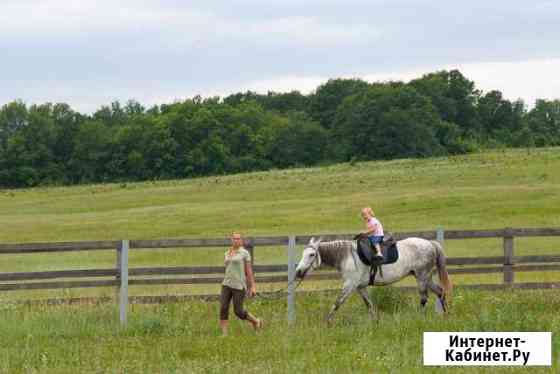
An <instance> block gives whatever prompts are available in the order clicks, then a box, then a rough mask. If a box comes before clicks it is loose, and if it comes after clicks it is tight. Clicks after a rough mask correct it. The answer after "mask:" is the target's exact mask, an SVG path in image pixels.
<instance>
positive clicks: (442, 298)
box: [296, 238, 452, 321]
mask: <svg viewBox="0 0 560 374" xmlns="http://www.w3.org/2000/svg"><path fill="white" fill-rule="evenodd" d="M397 248H398V250H399V258H398V260H397V261H396V262H395V263H393V264H390V265H383V268H382V270H383V271H382V274H381V273H379V272H378V274H377V276H376V278H375V283H374V285H376V286H377V285H388V284H391V283H394V282H397V281H399V280H401V279H403V278H404V277H406V276H408V275H413V276H414V277H416V281H417V283H418V291H419V293H420V305H421V307H422V309H424V306H425V305H426V302H427V301H428V290H430V291H432V292H433V293H435V294H436V295H437V297H438V300H439V302H440V306H441V308H442V309H443V311H444V312H445V311H447V303H446V295H447V296H449V295H450V292H451V289H452V284H451V281H450V280H449V274H448V273H447V269H446V258H445V254H444V252H443V249H442V247H441V245H440V244H439V243H438V242H437V241H430V240H426V239H422V238H408V239H404V240H400V241H398V242H397ZM323 264H324V265H328V266H331V267H334V268H336V269H337V270H338V271H339V272H340V273H341V274H342V279H343V287H342V291H341V293H340V295H339V296H338V298H337V299H336V301H335V303H334V304H333V306H332V308H331V310H330V312H329V314H328V315H327V320H328V321H330V320H331V319H332V317H333V315H334V313H335V312H336V311H337V310H338V308H339V307H340V306H341V305H342V304H343V303H344V302H345V301H346V299H347V298H348V296H350V294H351V293H352V292H354V291H357V292H358V293H359V294H360V296H361V297H362V299H363V300H364V302H365V303H366V306H367V308H368V311H369V312H370V314H371V315H372V316H373V317H375V316H376V308H375V307H374V305H373V303H372V301H371V300H370V298H369V295H368V292H367V286H368V282H369V270H370V267H369V266H368V265H365V264H364V263H363V262H361V261H360V259H359V257H358V254H357V244H356V241H354V240H336V241H332V242H321V239H319V240H315V239H314V238H311V240H310V241H309V244H307V246H306V247H305V249H304V250H303V253H302V257H301V260H300V261H299V263H298V265H297V268H296V277H297V278H299V279H302V280H303V279H304V278H305V276H306V275H307V274H310V273H311V271H313V270H314V269H317V268H318V267H320V266H321V265H323ZM434 269H437V271H438V275H439V280H440V284H441V286H440V285H438V284H436V283H434V282H433V281H432V273H433V271H434Z"/></svg>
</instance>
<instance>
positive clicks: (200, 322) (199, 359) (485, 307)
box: [0, 288, 560, 373]
mask: <svg viewBox="0 0 560 374" xmlns="http://www.w3.org/2000/svg"><path fill="white" fill-rule="evenodd" d="M371 293H372V296H373V297H374V298H375V299H376V300H377V303H378V304H379V309H380V317H379V319H378V320H371V319H370V318H369V317H368V315H367V313H366V310H365V307H364V305H363V303H362V301H361V300H360V299H359V297H357V296H353V297H351V298H350V299H349V301H348V302H347V304H345V305H344V306H343V307H342V308H341V309H340V310H339V312H338V314H337V316H336V318H335V321H334V323H333V324H332V325H330V326H329V325H327V324H326V323H325V321H324V316H325V314H326V312H327V311H328V308H329V307H330V304H331V303H332V302H333V300H334V295H332V294H321V295H317V294H314V295H309V296H302V295H300V296H298V300H297V320H296V323H295V325H294V326H293V327H291V328H287V325H286V313H285V311H286V305H285V302H284V301H283V300H277V301H269V300H263V299H256V300H254V301H252V302H249V303H248V305H247V306H248V308H249V310H251V311H252V312H253V313H255V314H257V315H258V316H260V317H262V318H264V319H265V320H266V328H265V329H264V330H262V331H260V332H258V333H255V332H253V331H252V330H251V329H250V327H249V326H248V325H244V324H243V323H242V322H241V321H238V320H232V322H231V331H230V336H228V337H225V338H224V337H221V336H220V334H219V328H218V326H217V312H218V306H217V303H206V302H193V303H182V304H167V305H156V306H145V305H144V306H140V305H134V306H132V308H131V309H132V310H131V314H130V323H129V327H128V328H126V329H122V328H120V327H119V326H118V322H117V318H116V316H117V310H116V309H115V308H114V307H112V306H108V305H100V306H89V307H86V306H59V307H33V308H28V307H24V306H17V307H16V306H12V307H9V308H7V307H6V306H4V310H2V312H1V315H2V318H1V319H0V331H2V340H1V341H0V348H1V350H0V372H5V373H24V372H26V373H29V372H37V373H71V372H72V373H73V372H83V373H98V372H111V373H121V372H135V373H137V372H138V373H175V372H181V373H222V372H232V373H237V372H239V373H241V372H245V373H288V372H306V373H324V372H328V373H348V372H359V373H372V372H373V373H415V372H418V373H420V372H421V373H424V372H428V373H446V372H449V371H450V370H449V369H443V368H437V367H435V368H432V367H424V366H423V364H422V333H423V332H424V331H552V332H553V352H554V353H553V362H554V366H553V367H552V368H540V369H539V368H531V369H530V370H527V369H526V368H487V369H483V368H477V369H474V371H473V368H455V369H454V370H453V372H459V373H463V372H465V373H467V372H468V373H472V372H477V373H495V372H508V373H509V372H513V373H517V372H519V373H522V372H528V371H529V372H536V373H553V372H557V370H558V368H560V361H559V360H560V359H559V356H558V352H559V351H560V337H559V336H558V332H560V317H559V316H558V313H557V310H558V308H559V307H560V297H559V295H558V293H557V292H554V291H525V292H523V291H504V292H480V291H477V292H473V291H464V290H463V291H457V294H456V295H455V298H454V300H453V304H452V310H451V313H450V314H449V315H448V316H447V317H442V316H440V315H437V314H435V312H434V311H433V309H434V308H433V301H431V302H430V303H429V304H428V306H427V310H426V311H425V313H422V312H421V311H420V310H419V303H418V297H417V296H416V295H415V294H414V293H403V292H399V291H396V290H392V289H388V288H385V289H375V290H373V291H371ZM4 305H5V304H4Z"/></svg>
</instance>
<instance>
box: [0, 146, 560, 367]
mask: <svg viewBox="0 0 560 374" xmlns="http://www.w3.org/2000/svg"><path fill="white" fill-rule="evenodd" d="M559 171H560V148H550V149H538V150H530V151H528V150H507V151H496V152H489V153H482V154H476V155H468V156H457V157H447V158H438V159H425V160H396V161H388V162H368V163H357V164H355V165H349V164H341V165H334V166H328V167H324V168H309V169H294V170H284V171H272V172H262V173H251V174H242V175H234V176H220V177H211V178H200V179H192V180H183V181H160V182H147V183H123V184H109V185H90V186H77V187H52V188H35V189H28V190H12V191H6V190H4V191H0V227H2V230H0V243H17V242H45V241H74V240H105V239H107V240H117V239H123V238H128V239H153V238H174V237H181V238H182V237H225V236H227V235H229V233H230V232H231V231H232V230H238V231H241V232H242V233H244V234H245V235H248V236H258V235H288V234H310V233H317V234H319V233H349V232H356V231H358V230H361V229H362V225H363V223H362V222H361V221H360V219H359V209H360V208H361V207H362V206H364V205H371V206H373V208H374V209H375V210H376V212H377V214H378V216H379V218H380V219H381V220H382V221H383V223H384V224H385V227H386V228H387V229H388V230H391V231H411V230H433V229H435V228H436V227H438V226H441V227H444V228H446V229H491V228H502V227H542V226H560V173H559ZM559 243H560V240H559V238H522V239H516V241H515V244H516V247H515V250H516V255H530V254H558V253H559V251H560V246H559ZM445 247H446V251H447V254H448V256H451V257H455V256H499V255H501V254H502V253H503V249H502V243H501V241H500V240H498V239H484V240H461V241H451V240H447V241H446V242H445ZM222 254H223V249H220V248H216V249H194V250H184V249H173V250H171V249H170V250H149V251H148V250H143V251H138V252H135V251H133V252H132V253H131V258H130V265H131V267H140V266H181V265H219V264H221V263H222ZM255 257H256V258H255V260H256V263H257V264H265V263H285V261H286V250H285V248H282V247H266V248H257V249H256V255H255ZM114 264H115V253H114V252H113V251H100V252H97V251H96V252H90V253H89V252H84V253H62V254H56V255H52V254H33V255H3V256H2V257H1V261H0V272H18V271H41V270H62V269H78V268H109V267H113V266H114ZM501 277H502V276H501V274H490V275H461V276H454V277H453V281H454V283H455V284H466V283H498V282H501ZM516 280H518V281H559V280H560V274H559V272H542V273H517V274H516ZM402 284H414V282H413V280H405V281H403V282H402ZM335 286H337V283H336V282H309V283H308V282H304V285H303V286H302V289H310V288H322V287H335ZM218 287H219V286H218V285H210V286H200V285H197V286H152V287H132V288H131V294H132V295H143V294H194V293H215V292H217V290H218ZM278 287H279V285H262V284H261V285H259V288H260V289H261V290H275V289H277V288H278ZM371 292H372V293H373V294H375V297H376V298H377V300H378V302H379V303H380V305H381V310H382V315H381V319H380V321H379V323H373V322H371V321H369V319H368V318H367V316H366V315H365V313H364V310H363V309H364V308H363V305H362V302H361V300H359V299H358V298H357V297H355V296H354V297H352V298H350V300H349V302H348V304H347V305H345V306H344V307H343V308H342V310H341V312H340V314H339V316H338V317H337V319H336V322H335V325H334V326H333V327H330V328H327V327H326V325H325V324H324V322H323V317H324V314H325V313H326V311H327V310H328V307H329V306H330V304H331V303H332V301H333V300H334V297H335V296H334V295H315V296H309V297H303V298H302V297H301V296H299V297H298V302H297V307H298V322H297V325H296V326H295V327H294V328H292V329H287V328H286V318H285V313H286V307H285V302H284V300H278V301H265V300H255V301H253V302H251V303H250V305H249V307H250V308H251V309H252V310H253V311H255V313H257V314H258V315H261V316H264V318H265V319H266V320H267V322H268V323H267V328H266V330H265V331H263V332H262V333H259V334H256V335H255V334H254V333H252V332H251V331H250V330H249V329H248V328H246V326H242V325H241V324H240V323H237V322H233V323H232V328H233V329H232V334H231V335H232V336H231V337H229V338H226V339H224V338H221V337H219V336H218V328H217V326H216V319H217V314H216V313H217V305H216V303H202V302H189V303H183V304H177V305H162V306H138V305H135V306H133V307H132V308H131V309H132V311H131V315H130V326H129V328H127V329H125V330H121V329H120V328H119V326H118V324H117V321H118V318H117V311H116V309H115V308H114V306H111V305H98V306H64V307H37V306H34V307H26V306H21V305H17V306H16V305H14V304H11V302H12V301H14V300H16V299H29V298H47V297H78V296H114V290H112V289H72V290H53V291H25V292H12V293H3V294H0V334H1V336H2V339H0V348H1V351H0V372H9V373H12V372H41V373H42V372H52V373H59V372H76V371H79V372H146V373H152V372H227V371H229V372H241V371H243V372H249V373H251V372H300V371H302V372H303V371H304V372H349V371H358V372H376V373H377V372H380V373H386V372H387V373H401V372H403V373H408V372H424V371H427V372H447V371H448V370H444V369H438V368H423V367H422V362H421V360H422V355H421V348H422V340H421V337H422V332H423V331H553V339H554V342H553V344H554V353H553V360H555V361H554V362H555V365H556V366H555V367H554V368H553V369H552V372H555V371H556V372H557V371H558V366H559V365H558V361H557V360H558V351H559V350H558V348H559V340H558V338H557V337H556V335H557V333H558V332H559V331H560V330H559V328H558V327H559V323H560V322H559V318H558V317H557V310H558V307H559V306H560V301H559V298H558V293H557V292H556V291H507V292H498V293H488V292H469V291H465V290H458V291H457V294H456V297H455V298H454V302H453V313H452V314H451V315H450V316H449V317H448V318H441V317H439V316H435V315H433V313H431V312H430V313H428V314H427V315H426V316H425V317H424V316H421V315H419V314H418V310H417V304H418V298H417V296H416V295H414V294H412V293H410V294H402V293H399V292H398V291H395V290H392V289H390V288H385V289H384V288H381V289H375V290H372V291H371ZM431 309H433V306H432V305H431V304H430V310H431ZM550 370H551V369H532V371H534V372H551V371H550ZM495 371H498V372H510V371H512V372H518V371H519V372H521V371H524V370H523V369H511V368H498V369H495V368H494V369H492V370H490V369H488V370H482V369H480V370H479V369H476V372H488V373H490V372H492V373H493V372H495ZM453 372H473V371H472V369H457V370H453Z"/></svg>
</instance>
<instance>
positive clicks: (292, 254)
mask: <svg viewBox="0 0 560 374" xmlns="http://www.w3.org/2000/svg"><path fill="white" fill-rule="evenodd" d="M295 279H296V237H295V236H294V235H290V237H289V238H288V325H293V324H294V322H295V321H296V303H295V300H296V290H295V284H294V282H295Z"/></svg>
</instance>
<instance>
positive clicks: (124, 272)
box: [118, 240, 130, 326]
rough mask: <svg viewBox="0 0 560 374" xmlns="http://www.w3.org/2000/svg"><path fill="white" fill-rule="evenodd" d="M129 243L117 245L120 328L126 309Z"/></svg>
mask: <svg viewBox="0 0 560 374" xmlns="http://www.w3.org/2000/svg"><path fill="white" fill-rule="evenodd" d="M129 244H130V242H129V241H128V240H123V241H121V243H120V244H119V250H118V253H119V254H120V256H119V261H118V263H119V265H120V267H119V270H118V273H119V275H120V280H121V285H120V292H119V316H120V321H121V326H126V319H127V318H126V317H127V309H128V249H129Z"/></svg>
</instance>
